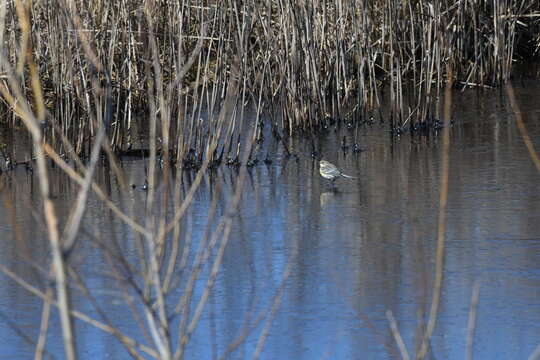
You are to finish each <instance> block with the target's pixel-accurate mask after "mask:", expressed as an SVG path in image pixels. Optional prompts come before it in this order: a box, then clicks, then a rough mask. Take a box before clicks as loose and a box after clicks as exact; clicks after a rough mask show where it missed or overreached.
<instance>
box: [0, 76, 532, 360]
mask: <svg viewBox="0 0 540 360" xmlns="http://www.w3.org/2000/svg"><path fill="white" fill-rule="evenodd" d="M524 85H526V86H522V87H518V88H516V97H517V100H518V103H519V105H520V107H521V111H522V112H523V116H524V120H525V122H526V126H527V130H528V132H529V136H530V137H531V139H532V141H533V143H534V145H535V147H536V150H537V151H539V150H540V105H539V104H538V101H536V99H538V98H539V96H540V91H539V90H540V89H539V87H538V85H535V84H524ZM453 113H454V119H455V125H454V126H453V127H452V129H451V150H450V175H449V194H448V206H447V222H446V256H445V266H444V286H443V289H442V301H441V304H440V308H439V316H438V322H437V326H436V329H435V333H434V335H433V339H432V343H431V345H432V349H433V354H434V357H435V358H440V359H455V358H464V357H465V351H466V341H467V334H468V331H467V329H468V325H467V322H468V317H469V311H470V303H471V296H472V289H473V286H474V284H475V283H476V282H477V283H478V284H479V286H480V293H479V294H480V295H479V303H478V313H477V328H476V333H475V337H474V349H473V351H474V352H473V353H474V355H475V357H476V358H482V359H511V358H512V359H518V358H527V357H528V356H529V355H530V354H531V353H532V352H533V351H534V349H535V347H536V346H538V344H539V339H540V186H539V184H540V174H538V172H537V170H536V169H535V167H534V164H533V163H532V161H531V159H530V156H529V154H528V152H527V149H526V148H525V146H524V143H523V140H522V138H521V135H520V133H519V131H518V129H517V127H516V124H515V121H514V118H513V115H512V113H511V110H510V107H509V105H508V102H507V100H506V97H505V95H504V93H500V92H498V91H493V92H487V93H486V92H483V93H481V92H475V91H467V92H465V93H461V94H456V95H455V97H454V108H453ZM386 127H387V125H386V124H379V123H378V122H376V123H375V124H373V125H371V126H368V125H364V126H362V127H361V128H359V129H358V132H357V136H358V141H359V143H360V145H361V147H362V148H363V149H364V150H365V151H363V152H361V153H359V154H353V153H352V152H351V151H348V152H347V153H343V152H342V151H341V150H340V148H339V144H340V141H341V139H342V137H343V136H346V137H347V139H348V141H349V142H350V141H351V138H352V137H353V136H354V134H355V133H354V131H353V132H349V131H348V130H347V129H345V128H344V127H343V128H340V129H338V130H337V132H336V133H333V132H332V131H331V133H330V134H329V135H327V136H325V137H324V138H322V139H320V140H316V141H315V144H316V146H317V148H318V150H319V151H320V152H321V153H322V154H323V155H324V157H325V158H326V159H327V160H329V161H331V162H333V163H335V164H336V165H338V166H339V167H340V168H342V169H343V171H344V172H345V173H347V174H350V175H352V176H354V177H355V179H353V180H346V179H341V180H338V181H336V187H335V188H331V187H330V186H329V184H327V183H326V182H325V181H324V180H323V179H322V178H321V177H320V176H319V175H318V169H317V163H316V161H315V160H313V159H312V157H311V156H310V154H311V151H312V147H311V146H312V143H311V142H310V141H306V140H305V139H295V140H291V141H290V143H289V146H290V148H291V149H292V150H293V152H295V153H297V154H299V155H300V156H299V158H298V159H295V158H287V157H286V156H285V155H284V152H283V150H282V149H281V147H279V148H278V150H277V153H276V155H275V157H274V158H273V162H272V164H269V165H266V164H263V163H262V162H261V163H260V164H259V165H258V166H256V167H254V168H252V169H251V170H250V171H249V173H248V176H247V178H246V181H245V184H244V188H243V196H242V199H241V201H240V204H239V211H238V213H237V214H236V215H235V216H234V221H233V226H232V231H231V234H230V240H229V243H228V245H227V248H226V251H225V255H224V257H223V263H222V267H221V271H220V272H219V275H218V278H217V281H216V284H215V287H214V289H213V291H212V293H211V296H210V299H209V302H208V304H207V306H206V308H205V312H204V314H203V317H202V319H201V321H200V323H199V326H198V327H197V328H196V331H195V332H194V334H193V336H192V339H191V341H190V343H189V345H188V347H187V353H186V358H188V359H215V358H219V357H220V356H222V355H223V354H228V357H229V358H233V359H247V358H251V357H252V356H253V354H254V353H255V349H256V347H257V344H258V342H259V340H260V336H261V334H267V338H266V343H265V346H264V348H263V351H262V358H263V359H389V358H391V359H393V358H399V350H398V348H397V346H396V345H395V342H394V340H393V338H392V335H391V333H390V330H389V325H388V320H387V317H386V312H387V310H390V311H391V312H392V313H393V315H394V317H395V318H396V320H397V322H398V326H399V330H400V332H401V334H402V336H403V339H404V341H405V344H406V346H407V348H408V351H409V353H411V354H413V353H415V346H417V345H418V339H419V334H420V330H419V329H420V328H421V327H422V326H423V324H424V321H425V319H426V318H425V317H424V315H425V314H426V313H427V312H428V311H429V305H430V301H431V294H432V284H433V277H434V266H435V260H434V259H435V249H436V242H437V221H438V206H439V184H440V176H441V148H442V137H441V136H439V135H432V136H430V137H415V138H411V137H410V136H409V135H403V136H401V137H400V138H391V137H390V136H388V135H387V134H386V133H385V129H386ZM122 164H123V167H124V170H125V171H126V173H127V175H128V181H129V182H130V183H134V184H137V185H139V186H138V187H137V188H135V189H130V190H129V191H128V193H127V194H126V195H124V196H122V195H120V192H119V191H118V187H117V184H116V182H115V181H114V180H112V181H111V180H110V179H111V176H110V170H109V169H107V168H106V167H101V168H100V170H99V172H98V175H97V179H98V180H99V181H100V182H101V184H102V186H103V187H104V188H105V189H107V190H108V191H109V192H110V194H111V196H112V198H113V199H115V201H117V202H118V203H119V204H120V205H121V207H122V208H123V209H124V210H125V211H126V212H128V213H129V214H132V215H134V216H136V217H138V219H139V220H141V221H142V219H143V217H144V211H143V210H144V206H145V201H146V199H145V197H146V193H144V192H143V191H141V189H140V185H141V184H142V182H143V181H144V178H145V164H144V162H143V161H142V160H133V159H126V160H125V161H123V163H122ZM51 171H52V179H53V181H52V189H53V194H54V195H55V204H56V207H57V210H58V212H59V216H60V219H61V221H63V222H65V218H66V216H67V214H68V213H69V210H70V207H71V206H72V204H73V203H74V196H76V192H77V186H75V185H73V184H72V183H71V182H70V181H69V180H68V179H67V178H66V177H65V175H62V174H61V173H60V171H59V170H58V169H51ZM36 176H37V175H36V174H35V173H28V172H26V171H25V170H24V169H22V168H18V169H16V170H14V171H13V172H11V173H9V174H7V175H4V176H3V179H4V182H5V184H6V185H5V187H4V189H3V191H2V200H3V201H2V205H1V206H0V239H1V242H0V262H1V263H2V264H3V265H4V266H7V267H8V268H9V269H11V270H12V271H13V272H15V273H17V274H18V275H19V276H21V277H22V278H24V279H25V280H26V281H28V282H29V283H32V284H34V285H36V286H39V287H41V288H43V286H44V285H45V280H44V278H45V277H44V274H42V273H40V270H39V269H38V268H35V267H32V263H35V264H39V265H40V266H45V268H46V265H47V264H48V261H49V260H48V259H49V255H48V247H47V240H46V237H45V230H44V224H43V220H42V218H41V216H40V215H39V214H40V212H39V211H38V210H36V209H39V206H40V204H41V203H40V196H39V189H38V186H37V185H38V184H37V179H36ZM236 179H237V171H236V170H234V169H231V168H228V167H226V166H223V167H222V168H220V169H219V170H218V172H217V174H214V176H213V177H209V176H207V177H206V178H205V180H204V182H203V185H202V186H201V188H200V189H199V190H198V191H197V193H196V195H195V200H194V203H193V206H192V207H191V208H190V209H189V211H188V214H187V217H186V219H184V222H183V224H184V226H185V227H186V228H187V229H190V231H191V233H192V237H191V238H192V241H193V243H194V244H197V243H198V242H199V241H201V239H202V238H203V234H204V231H205V228H206V226H207V224H208V213H209V210H210V207H211V202H212V199H213V194H215V191H216V188H218V187H219V188H221V189H222V191H221V194H220V200H219V201H218V203H217V213H218V214H224V213H225V212H226V211H227V207H228V204H230V200H231V197H232V192H233V187H234V184H235V181H236ZM177 180H179V179H178V178H177ZM181 180H182V181H183V183H184V184H185V185H184V186H186V187H187V186H188V185H189V183H190V181H192V180H193V176H192V175H190V174H184V175H183V176H182V177H181ZM215 226H216V223H215V222H212V224H211V227H215ZM98 240H99V241H102V242H103V243H106V244H113V243H115V244H117V245H118V246H119V248H121V249H122V253H123V254H124V255H125V256H126V257H127V258H128V259H130V261H132V262H133V264H136V263H137V261H136V258H137V246H136V245H135V243H136V239H135V238H134V236H133V233H132V232H131V231H130V230H129V229H127V227H126V226H125V225H124V224H122V223H120V222H119V221H118V220H115V219H113V216H112V214H111V213H110V211H109V210H108V209H107V208H106V207H105V206H104V205H103V204H102V203H101V202H100V201H98V200H97V199H95V198H93V197H92V198H91V199H89V201H88V209H87V212H86V214H85V219H84V223H83V229H82V233H81V236H80V239H79V240H78V241H79V243H78V249H79V251H78V252H77V254H76V255H75V256H74V257H72V258H71V259H70V262H71V263H72V264H73V266H74V267H75V268H76V269H77V270H78V271H79V273H80V274H81V275H82V276H83V278H84V279H85V283H86V285H87V286H88V287H89V288H90V289H91V290H92V291H93V293H94V294H96V298H97V301H98V302H99V303H100V304H101V305H102V306H103V307H104V308H105V309H106V310H107V311H108V312H109V314H112V315H111V319H112V320H113V321H114V322H115V323H116V324H118V325H119V326H120V328H121V329H122V330H123V331H125V332H126V333H128V334H129V335H130V336H133V337H134V338H136V339H138V340H139V341H141V342H143V343H145V344H147V345H151V342H150V341H149V340H148V338H146V337H145V336H144V335H143V334H142V332H141V331H140V330H139V328H138V327H137V319H136V318H134V317H133V316H132V313H131V312H130V310H129V309H128V308H127V306H126V305H125V303H124V302H123V299H122V297H121V296H120V295H121V292H120V289H119V288H118V285H117V284H116V282H115V281H114V280H113V279H112V278H111V274H110V273H109V272H108V271H107V269H108V266H107V260H106V258H105V257H104V256H103V254H102V253H101V251H100V250H99V249H98V247H97V246H96V242H98ZM83 250H84V251H83ZM288 266H290V274H289V276H284V274H285V275H287V274H286V269H287V268H288ZM208 273H209V268H208V267H205V268H204V269H203V279H206V278H207V276H208ZM179 291H180V290H179ZM195 293H196V299H197V298H198V296H200V293H201V286H199V287H197V289H196V291H195ZM176 295H178V294H176ZM276 296H279V303H280V306H279V308H277V307H276V310H277V311H276V312H275V313H273V312H271V307H272V304H275V303H276V302H275V300H276ZM73 302H74V307H75V308H76V309H78V310H81V311H83V312H87V313H89V314H92V315H93V316H94V317H96V318H97V317H98V316H97V315H96V314H95V312H94V311H93V310H92V306H91V305H90V304H89V302H88V300H86V299H85V298H84V297H83V296H81V295H80V292H78V291H75V295H74V299H73ZM41 311H42V303H41V302H40V301H39V300H38V299H36V298H35V297H34V296H32V295H30V294H29V293H28V292H27V291H26V290H24V289H22V288H21V287H20V286H19V285H17V284H16V283H15V282H14V281H13V280H11V279H9V278H8V277H7V276H5V275H1V277H0V349H1V351H0V359H20V358H29V357H30V356H32V354H33V352H34V348H35V345H33V344H31V343H30V342H31V341H30V340H32V341H35V340H36V339H37V334H38V332H39V326H40V318H41ZM176 325H177V324H176ZM76 326H77V332H78V343H77V345H78V349H79V352H80V357H81V358H82V359H97V358H99V359H106V358H109V359H119V358H128V355H127V353H126V352H125V350H123V349H122V348H121V347H120V346H118V345H117V342H116V340H115V339H113V338H112V337H110V336H108V335H106V334H103V333H102V332H101V331H99V330H97V329H95V328H94V327H92V326H90V325H87V324H85V323H82V322H80V321H76ZM246 329H247V330H249V334H248V335H247V336H246V338H245V340H244V341H243V342H242V343H241V344H240V345H239V346H238V347H235V348H234V351H232V352H231V353H226V349H227V348H228V347H229V345H230V344H231V343H232V342H234V341H235V340H236V339H237V338H238V336H240V335H241V334H242V332H243V331H244V330H246ZM46 349H47V351H48V352H49V353H50V354H52V355H53V356H54V357H55V358H63V351H62V344H61V338H60V328H59V321H58V318H57V313H56V311H53V315H52V319H51V324H50V328H49V332H48V338H47V347H46Z"/></svg>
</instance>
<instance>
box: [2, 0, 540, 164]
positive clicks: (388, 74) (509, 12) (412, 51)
mask: <svg viewBox="0 0 540 360" xmlns="http://www.w3.org/2000/svg"><path fill="white" fill-rule="evenodd" d="M17 3H18V2H15V3H8V2H6V3H5V7H4V11H3V12H2V13H0V18H1V19H2V24H3V27H2V28H1V29H0V33H1V34H2V39H3V42H2V43H3V45H4V46H3V49H2V51H3V52H4V56H5V61H6V62H8V63H9V64H10V65H11V67H12V68H13V72H8V71H7V69H6V67H3V68H2V69H0V71H2V74H3V81H4V84H6V89H7V91H9V85H7V82H8V81H7V80H8V78H10V77H14V78H16V79H17V80H18V81H20V83H21V87H22V91H23V96H28V98H29V100H31V102H33V101H34V100H32V98H33V97H35V96H42V97H43V101H44V106H45V109H44V113H45V116H44V119H43V120H42V127H43V128H44V130H46V131H45V136H46V139H47V140H48V141H49V143H50V144H51V145H53V147H54V148H55V149H57V150H58V151H59V152H60V153H66V152H67V151H68V149H67V148H66V145H65V141H62V140H61V139H62V138H64V139H65V140H67V141H69V142H70V143H71V144H72V149H71V150H69V151H74V152H75V153H77V154H78V155H82V156H84V157H87V156H89V153H90V149H91V146H92V143H93V142H94V141H95V137H96V126H95V124H94V123H93V122H92V121H90V119H91V115H90V114H91V113H92V112H93V113H94V116H95V115H96V114H95V113H96V112H101V116H103V117H104V119H105V125H106V134H107V137H108V140H107V142H108V143H109V144H110V146H111V150H112V151H113V152H119V153H121V152H126V151H128V152H129V151H132V150H133V149H138V148H146V149H148V148H149V146H148V143H147V142H145V141H141V136H140V135H141V134H140V131H139V130H138V129H141V128H142V129H144V130H145V131H144V135H145V136H146V137H145V136H143V137H142V140H145V139H146V138H148V137H149V133H148V132H146V130H149V129H150V128H152V126H153V125H152V126H149V124H150V121H149V119H150V118H151V116H152V114H156V115H157V116H156V125H155V126H156V131H158V133H157V141H158V142H159V143H158V145H159V146H158V152H159V153H161V152H163V153H164V152H165V151H166V152H167V155H168V157H169V160H170V161H171V162H173V163H175V164H178V165H181V166H183V167H185V168H195V169H198V168H200V167H201V166H202V163H203V159H205V158H210V164H211V166H215V165H218V164H221V163H223V162H228V163H229V164H236V163H237V162H238V159H239V151H240V148H241V147H243V146H245V145H246V142H249V141H257V142H258V143H260V142H261V141H262V140H263V139H264V133H265V131H264V129H265V128H266V129H271V133H272V134H273V135H274V136H275V137H276V138H278V139H279V138H280V137H282V136H292V135H294V134H297V133H301V132H305V131H307V132H324V130H325V129H327V128H328V127H329V126H330V125H332V124H335V123H336V122H342V123H346V124H347V125H348V126H349V127H350V126H359V125H361V124H363V123H364V122H367V121H370V119H371V118H372V117H373V116H375V117H378V118H380V120H381V121H387V123H388V127H389V129H390V131H392V132H393V133H396V134H400V133H401V132H403V131H406V130H409V131H411V132H414V133H416V132H422V131H426V130H429V129H430V128H437V127H440V126H441V124H442V122H440V121H439V118H440V116H439V113H438V109H439V108H440V107H441V106H440V104H439V99H440V97H441V89H442V88H443V85H444V83H445V82H446V81H447V80H448V74H447V72H446V70H445V69H446V65H447V64H451V65H452V68H453V69H455V71H454V73H453V77H454V79H453V80H454V84H455V86H456V87H460V88H464V87H480V88H486V87H492V86H497V85H500V84H502V83H504V82H505V81H506V80H507V79H509V78H510V76H511V70H512V65H513V62H515V61H518V60H522V61H525V60H528V59H531V58H532V57H534V56H537V55H538V49H539V48H540V38H538V35H537V34H538V33H540V31H539V30H540V16H539V14H540V5H539V4H538V2H537V1H534V0H513V1H510V0H503V1H491V0H490V1H471V0H467V1H458V2H454V1H443V2H435V3H424V2H414V1H397V0H378V1H366V0H363V1H350V2H343V1H298V2H290V1H261V0H248V1H243V2H238V1H232V0H229V1H205V2H202V3H201V2H199V1H182V2H165V1H163V2H159V1H157V2H152V1H151V2H148V3H146V4H145V5H141V3H140V2H136V1H128V0H123V1H117V2H114V3H109V2H103V1H93V2H90V3H88V2H84V1H73V2H69V3H68V2H63V1H59V2H57V3H56V4H57V5H58V6H56V5H55V6H52V5H51V4H49V3H44V2H33V3H30V4H31V8H28V13H29V16H28V19H27V20H26V21H22V19H21V17H20V11H17V7H16V6H15V4H17ZM25 6H30V5H28V4H27V5H25ZM30 53H31V55H32V56H33V57H34V58H35V62H36V71H37V72H38V76H39V81H40V83H41V87H42V90H41V91H42V93H41V94H32V93H31V91H30V88H31V85H30V84H29V83H28V78H29V77H28V69H27V68H26V67H25V66H24V65H25V63H26V59H28V58H29V55H30ZM233 77H234V78H235V79H236V80H237V81H236V82H235V83H234V86H233V87H229V86H228V84H229V82H228V80H229V79H230V78H233ZM96 83H99V85H100V86H101V87H102V88H103V89H104V91H103V93H102V94H100V95H99V96H98V97H92V96H91V95H90V94H92V91H93V87H94V86H95V84H96ZM233 92H234V94H233ZM227 95H229V96H232V98H228V99H227V98H226V97H227ZM384 96H389V99H390V104H391V106H390V108H389V109H381V107H380V104H381V99H382V97H384ZM226 99H227V101H228V102H229V109H228V111H227V112H226V113H221V109H222V108H223V107H224V105H225V103H226V102H227V101H226ZM248 103H249V104H251V105H252V106H253V107H254V108H255V114H256V116H255V117H254V118H250V119H245V113H244V108H245V107H244V106H243V105H245V104H248ZM33 106H34V107H35V106H36V105H35V102H33ZM13 110H14V109H13V108H12V105H11V104H9V103H6V102H4V103H3V104H2V112H3V113H4V114H5V115H8V116H4V117H3V121H5V122H8V123H11V124H13V125H15V124H17V121H18V120H17V115H16V112H14V111H13ZM10 115H11V116H10ZM8 119H11V120H8ZM246 133H250V134H249V135H246ZM211 144H217V146H216V147H215V148H214V147H213V146H212V145H211ZM165 149H166V150H165ZM258 149H259V147H256V148H255V149H254V153H253V154H252V157H253V158H256V156H257V151H258Z"/></svg>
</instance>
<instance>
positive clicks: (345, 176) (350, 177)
mask: <svg viewBox="0 0 540 360" xmlns="http://www.w3.org/2000/svg"><path fill="white" fill-rule="evenodd" d="M341 176H343V177H344V178H347V179H356V178H355V177H352V176H349V175H345V174H344V173H341Z"/></svg>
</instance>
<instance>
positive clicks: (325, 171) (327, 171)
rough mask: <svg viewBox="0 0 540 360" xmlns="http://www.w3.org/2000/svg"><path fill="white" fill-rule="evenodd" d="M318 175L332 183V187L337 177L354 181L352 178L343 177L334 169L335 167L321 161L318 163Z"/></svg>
mask: <svg viewBox="0 0 540 360" xmlns="http://www.w3.org/2000/svg"><path fill="white" fill-rule="evenodd" d="M319 173H320V174H321V176H322V177H323V178H325V179H328V180H330V181H331V182H332V185H334V181H335V180H336V179H337V178H339V177H344V178H347V179H354V178H353V177H352V176H349V175H345V174H344V173H343V172H341V170H339V169H338V168H337V167H336V165H334V164H332V163H330V162H328V161H326V160H321V161H320V162H319Z"/></svg>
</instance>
